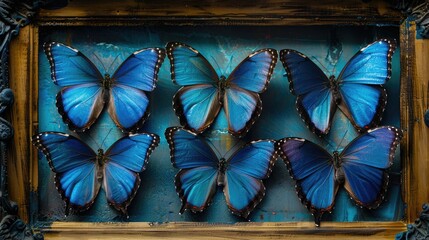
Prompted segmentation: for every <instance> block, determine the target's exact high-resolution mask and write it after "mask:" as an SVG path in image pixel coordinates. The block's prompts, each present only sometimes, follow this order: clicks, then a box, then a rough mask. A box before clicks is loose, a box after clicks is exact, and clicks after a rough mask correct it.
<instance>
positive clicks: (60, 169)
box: [32, 132, 100, 211]
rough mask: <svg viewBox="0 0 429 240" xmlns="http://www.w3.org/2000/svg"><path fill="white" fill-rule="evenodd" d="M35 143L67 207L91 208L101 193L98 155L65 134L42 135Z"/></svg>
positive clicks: (76, 208)
mask: <svg viewBox="0 0 429 240" xmlns="http://www.w3.org/2000/svg"><path fill="white" fill-rule="evenodd" d="M32 143H33V144H34V145H35V146H36V147H37V148H38V149H39V150H40V151H42V152H43V154H44V155H45V156H46V159H47V160H48V163H49V166H50V167H51V169H52V171H53V172H54V173H55V184H56V186H57V189H58V191H59V193H60V194H61V197H62V198H63V199H64V201H65V202H66V204H67V205H69V206H70V207H71V208H73V209H75V210H78V211H83V210H86V209H88V208H89V207H91V205H92V204H93V203H94V200H95V198H96V196H97V194H98V191H99V189H100V183H99V181H98V179H97V172H98V165H97V163H95V159H96V154H95V152H94V151H93V150H92V149H91V148H90V147H89V146H88V145H86V144H85V143H83V142H82V141H80V140H79V139H77V138H75V137H73V136H70V135H68V134H64V133H57V132H42V133H39V134H37V135H34V136H33V137H32Z"/></svg>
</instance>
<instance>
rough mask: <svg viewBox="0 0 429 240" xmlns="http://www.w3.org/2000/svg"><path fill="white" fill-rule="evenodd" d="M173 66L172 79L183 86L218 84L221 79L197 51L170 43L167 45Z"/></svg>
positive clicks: (181, 44) (176, 43)
mask: <svg viewBox="0 0 429 240" xmlns="http://www.w3.org/2000/svg"><path fill="white" fill-rule="evenodd" d="M165 48H166V50H167V56H168V58H169V60H170V65H171V78H172V79H173V82H174V83H176V84H178V85H181V86H189V85H195V84H208V85H213V84H215V85H216V84H217V82H218V81H219V77H218V75H217V73H216V71H215V70H214V69H213V67H212V65H211V64H210V63H209V62H208V61H207V59H206V58H205V57H204V56H203V55H201V54H200V53H199V52H198V51H197V50H195V49H194V48H192V47H191V46H188V45H186V44H184V43H178V42H169V43H167V45H166V47H165Z"/></svg>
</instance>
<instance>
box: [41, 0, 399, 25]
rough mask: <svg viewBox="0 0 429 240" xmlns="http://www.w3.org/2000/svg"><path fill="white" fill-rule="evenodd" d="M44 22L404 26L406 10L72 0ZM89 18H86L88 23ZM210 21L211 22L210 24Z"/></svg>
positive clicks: (273, 2) (383, 5) (281, 1)
mask: <svg viewBox="0 0 429 240" xmlns="http://www.w3.org/2000/svg"><path fill="white" fill-rule="evenodd" d="M39 16H40V18H39V22H40V23H41V24H52V23H54V22H55V23H56V24H58V23H61V24H66V25H73V24H76V18H79V19H80V20H84V22H83V24H92V25H93V24H97V23H101V24H104V23H109V24H111V25H118V24H119V25H120V24H123V23H121V21H120V19H124V20H127V21H129V20H130V19H131V20H132V21H131V23H128V24H132V23H133V22H134V23H137V24H142V23H144V24H147V23H149V22H150V20H154V21H156V22H162V23H165V24H178V21H177V20H178V19H180V20H181V24H194V23H196V22H198V23H199V24H270V25H318V24H336V23H340V24H352V25H361V24H376V23H377V24H396V25H397V24H399V21H400V20H401V19H402V18H403V17H402V14H401V13H400V12H399V11H397V10H394V9H393V8H392V6H391V5H390V4H389V3H387V1H383V0H373V1H369V3H364V2H363V1H360V0H346V1H334V0H328V1H318V0H310V1H305V4H303V2H302V1H300V0H269V1H227V0H222V1H199V0H190V1H179V2H178V1H171V0H168V1H157V0H145V1H134V0H126V1H109V2H108V3H106V2H105V1H85V0H75V1H70V2H69V4H68V6H67V7H65V8H61V9H58V10H55V11H52V10H42V11H41V12H40V15H39ZM85 20H86V21H85ZM207 20H211V22H208V21H207Z"/></svg>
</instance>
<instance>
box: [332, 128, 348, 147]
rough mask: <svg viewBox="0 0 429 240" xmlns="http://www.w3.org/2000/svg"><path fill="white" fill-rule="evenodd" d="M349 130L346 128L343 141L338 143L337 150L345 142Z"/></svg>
mask: <svg viewBox="0 0 429 240" xmlns="http://www.w3.org/2000/svg"><path fill="white" fill-rule="evenodd" d="M348 131H349V130H346V132H345V133H344V135H343V138H341V141H340V143H339V144H338V145H337V149H335V151H338V148H339V147H340V146H342V143H343V141H344V139H345V138H346V135H347V132H348Z"/></svg>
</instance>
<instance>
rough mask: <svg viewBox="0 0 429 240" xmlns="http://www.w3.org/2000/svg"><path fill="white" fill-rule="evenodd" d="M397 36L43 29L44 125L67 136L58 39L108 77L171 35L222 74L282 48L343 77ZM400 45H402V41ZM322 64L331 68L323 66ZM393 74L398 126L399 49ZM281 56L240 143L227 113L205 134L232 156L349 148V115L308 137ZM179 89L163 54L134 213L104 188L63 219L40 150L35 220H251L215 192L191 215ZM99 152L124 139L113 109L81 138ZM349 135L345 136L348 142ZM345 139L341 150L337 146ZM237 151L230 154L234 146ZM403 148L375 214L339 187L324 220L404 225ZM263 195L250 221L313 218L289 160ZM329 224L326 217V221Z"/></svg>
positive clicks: (233, 29)
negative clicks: (184, 196) (184, 197)
mask: <svg viewBox="0 0 429 240" xmlns="http://www.w3.org/2000/svg"><path fill="white" fill-rule="evenodd" d="M333 30H335V32H336V34H337V37H338V40H339V41H340V42H341V44H342V50H343V52H342V54H341V55H340V57H339V61H338V63H337V64H336V65H335V66H334V65H332V64H330V63H329V61H327V60H326V55H327V53H328V49H329V46H330V45H329V43H330V41H329V39H330V35H331V32H332V31H333ZM386 37H389V38H395V39H398V28H396V27H336V28H335V29H333V28H331V27H322V26H318V27H254V26H182V27H178V26H150V27H97V28H93V27H68V28H54V27H53V28H48V27H45V28H42V31H41V33H40V46H39V48H40V55H39V131H61V132H69V131H68V129H67V126H66V125H65V124H64V123H63V122H62V119H61V117H60V115H59V114H58V112H57V109H56V106H55V95H56V93H57V92H58V91H59V90H60V87H58V86H56V85H55V84H53V82H52V80H51V78H50V69H49V64H48V61H47V59H46V56H45V55H44V53H43V51H42V44H43V42H45V41H58V42H63V43H65V44H68V45H70V46H72V47H74V48H77V49H79V50H80V51H81V52H82V53H84V54H85V55H86V56H87V57H88V58H89V59H90V60H91V61H92V62H93V63H94V64H95V65H96V66H97V67H98V69H99V70H100V71H101V72H102V73H104V72H108V73H110V74H112V73H113V72H114V71H115V70H116V68H117V67H118V66H119V64H121V63H122V61H123V60H125V59H126V58H127V57H128V56H129V55H130V54H131V53H133V52H134V51H136V50H139V49H141V48H145V47H164V46H165V44H166V43H167V42H168V41H179V42H183V43H186V44H189V45H191V46H192V47H194V48H195V49H197V50H199V51H200V52H201V53H202V54H203V55H204V56H205V57H206V58H207V59H208V60H209V61H210V62H211V63H212V64H213V66H214V68H215V69H216V70H217V72H218V74H219V75H221V74H223V75H226V76H227V75H228V74H229V73H230V72H231V71H232V70H233V69H234V68H235V67H236V66H237V64H239V63H240V62H241V61H242V60H243V59H244V58H245V57H246V56H247V55H249V54H250V53H252V52H253V51H255V50H258V49H261V48H266V47H270V48H275V49H277V50H280V49H284V48H291V49H295V50H298V51H301V52H303V53H304V54H306V55H307V56H309V57H312V58H313V59H317V61H316V64H318V65H319V67H321V68H322V69H324V70H325V73H326V74H327V75H331V74H334V75H336V76H337V75H338V74H339V72H340V71H341V69H342V68H343V66H344V65H345V64H346V62H347V61H348V60H349V59H350V58H351V57H352V56H353V55H354V54H355V53H356V52H357V51H358V50H359V49H361V48H362V47H364V46H366V45H367V44H369V43H371V42H372V41H374V40H375V39H377V38H386ZM398 48H399V46H398ZM322 65H323V66H324V67H322ZM392 70H393V72H392V79H391V80H390V81H389V82H388V83H387V84H386V85H385V87H386V88H387V91H388V105H387V109H386V111H385V112H384V116H383V122H382V125H393V126H396V127H399V75H400V63H399V49H397V50H396V53H395V54H394V57H393V62H392ZM284 74H285V70H284V69H283V67H282V65H281V63H280V61H279V62H278V64H277V66H276V68H275V71H274V74H273V77H272V80H271V83H270V85H269V86H268V89H267V91H266V92H265V93H263V94H262V95H261V97H262V102H263V110H262V114H261V116H260V118H259V119H258V120H257V122H256V123H255V125H254V126H253V127H252V129H251V130H250V132H249V133H248V134H247V135H246V136H245V137H244V138H243V139H240V140H237V139H234V138H233V137H232V136H230V135H228V134H227V131H226V129H225V123H224V121H223V116H220V117H218V120H216V123H215V124H214V126H213V127H212V128H211V129H208V130H207V131H206V133H205V134H204V135H205V136H206V137H207V139H208V140H209V141H211V142H212V143H213V145H214V146H216V148H217V151H218V152H219V153H220V154H221V155H222V156H226V157H228V156H230V155H231V154H232V153H233V151H234V150H235V149H236V148H237V147H238V146H240V144H242V143H245V142H247V141H251V140H256V139H266V138H270V139H280V138H283V137H303V138H307V139H309V140H311V141H314V142H316V143H318V144H320V145H322V146H324V147H325V148H327V149H328V150H330V151H333V150H335V149H338V150H342V148H343V147H344V146H346V145H347V144H348V142H349V141H351V140H352V139H353V138H354V137H356V136H357V134H356V132H355V130H354V129H353V127H352V126H351V124H350V123H349V122H348V120H347V118H346V117H344V116H343V115H342V113H341V112H340V111H337V113H336V115H335V118H334V122H333V126H332V129H331V132H330V134H329V135H328V136H326V137H324V138H318V137H317V136H315V135H314V134H313V133H311V132H310V131H309V130H308V129H307V128H306V126H305V124H304V123H303V121H302V120H301V118H300V117H299V116H298V114H297V112H296V110H295V96H293V95H292V94H291V93H290V92H289V83H288V81H287V78H286V77H285V76H284ZM178 89H179V86H177V85H174V84H173V83H172V81H171V78H170V65H169V61H168V59H167V58H166V60H165V62H164V64H163V65H162V67H161V69H160V73H159V81H158V84H157V88H156V89H155V91H153V92H152V93H150V94H149V96H150V101H151V116H150V117H149V119H148V120H147V121H146V123H145V125H144V127H143V129H142V131H144V132H150V133H156V134H158V135H159V136H160V137H161V142H160V146H159V147H158V148H157V149H156V150H155V151H154V153H153V154H152V156H151V158H150V160H149V164H148V167H147V169H146V171H144V172H143V173H142V174H141V178H142V183H141V186H140V189H139V191H138V193H137V196H136V197H135V198H134V200H133V202H132V203H131V206H130V207H129V209H128V212H129V215H130V218H129V219H124V218H123V217H122V216H121V215H120V213H119V212H117V211H116V210H115V209H113V208H111V207H109V206H108V204H107V202H106V198H105V194H104V191H100V193H99V195H98V197H97V199H96V202H95V203H94V205H93V206H92V208H91V209H90V210H88V211H86V212H83V213H79V214H72V215H69V216H67V217H65V216H64V203H63V201H62V200H61V198H60V196H59V194H58V192H57V190H56V189H55V185H54V181H53V173H52V172H51V170H50V168H49V166H48V163H47V161H46V159H45V158H44V156H43V155H42V154H40V155H39V158H40V159H39V191H38V193H37V194H34V195H33V196H32V199H31V203H32V205H31V211H32V217H33V218H32V220H33V222H34V223H42V224H43V223H49V222H52V221H85V222H86V221H88V222H96V221H97V222H98V221H101V222H107V221H139V222H140V221H143V222H171V221H201V222H221V223H235V222H239V221H245V220H243V219H241V218H238V217H236V216H234V215H232V214H231V213H230V212H229V211H228V208H227V206H226V204H225V199H224V196H223V193H222V191H221V189H218V192H217V194H216V195H215V197H214V199H213V202H212V204H211V205H210V207H209V208H208V209H207V210H206V211H204V212H203V213H199V214H192V213H190V212H185V213H184V214H183V215H179V214H178V212H179V209H180V206H181V202H180V199H179V198H178V196H177V194H176V191H175V188H174V183H173V181H174V175H175V174H176V172H177V171H178V170H177V169H175V168H173V167H172V165H171V162H170V156H169V149H168V145H167V142H166V140H165V137H164V131H165V129H166V128H167V127H169V126H178V125H179V121H178V118H177V117H176V115H175V114H174V111H173V109H172V105H171V100H172V97H173V95H174V93H175V92H176V91H177V90H178ZM79 136H80V137H81V138H82V139H84V141H85V142H86V143H87V144H89V145H90V146H91V147H92V148H93V149H98V148H100V147H102V148H104V149H107V148H108V147H109V146H110V145H111V144H112V143H113V142H115V141H116V140H117V139H119V138H120V137H121V136H122V133H121V132H120V131H119V130H118V129H117V128H116V126H115V125H114V123H113V122H112V120H111V119H110V117H109V115H108V114H107V112H106V111H105V112H103V114H102V115H101V117H100V119H99V120H98V122H97V123H96V124H95V125H93V126H92V128H91V129H90V130H89V131H87V132H85V133H84V134H79ZM343 138H344V140H343V141H341V140H342V139H343ZM340 142H342V143H341V146H338V144H339V143H340ZM230 148H233V150H231V151H228V150H229V149H230ZM400 170H401V166H400V159H399V151H397V156H396V158H395V163H394V165H393V167H392V168H391V171H390V172H391V174H390V175H391V178H390V179H391V182H390V185H389V189H388V192H387V196H386V201H385V202H383V203H382V205H381V206H380V207H379V208H378V209H377V210H366V209H360V208H358V207H356V206H355V204H354V202H353V201H352V200H350V199H349V197H348V195H347V193H346V192H345V191H343V190H340V191H339V193H338V194H337V198H336V204H335V209H334V211H333V213H332V214H325V215H324V217H323V219H322V222H323V221H346V222H348V221H397V220H400V219H401V218H402V216H403V208H404V203H403V202H402V200H401V194H400ZM265 186H266V188H267V191H266V196H265V198H264V200H263V201H262V202H261V203H260V204H259V205H258V206H257V207H256V208H255V210H254V211H253V212H252V214H251V215H250V219H249V220H250V221H255V222H258V221H264V222H283V221H313V217H312V216H311V214H309V212H308V211H307V209H306V208H305V207H304V206H303V205H302V204H301V203H300V201H299V199H298V197H297V195H296V194H295V189H294V183H293V181H292V179H291V178H290V177H289V174H288V172H287V169H286V166H285V164H284V163H283V161H282V160H281V159H280V158H279V160H278V161H277V163H276V165H275V166H274V168H273V173H272V175H271V177H270V178H269V179H268V180H266V181H265ZM322 226H323V223H322Z"/></svg>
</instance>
